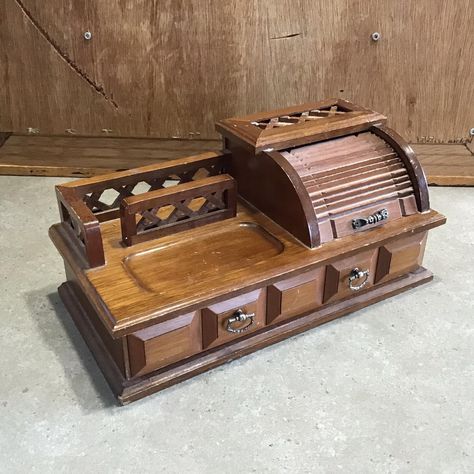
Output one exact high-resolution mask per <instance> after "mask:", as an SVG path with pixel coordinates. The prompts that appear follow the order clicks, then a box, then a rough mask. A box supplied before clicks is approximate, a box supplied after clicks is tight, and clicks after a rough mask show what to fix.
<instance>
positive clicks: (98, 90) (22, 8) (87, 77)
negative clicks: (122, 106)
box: [15, 0, 119, 109]
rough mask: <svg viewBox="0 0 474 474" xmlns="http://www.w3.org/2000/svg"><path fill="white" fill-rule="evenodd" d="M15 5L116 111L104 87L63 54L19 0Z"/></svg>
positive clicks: (115, 104)
mask: <svg viewBox="0 0 474 474" xmlns="http://www.w3.org/2000/svg"><path fill="white" fill-rule="evenodd" d="M15 3H16V4H17V5H18V7H19V8H20V10H21V11H22V12H23V14H24V15H25V16H26V18H27V19H28V20H29V21H30V23H31V24H32V25H33V26H34V27H35V29H36V30H37V31H38V32H39V33H40V35H41V36H42V37H43V38H44V39H45V40H46V41H47V42H48V43H49V44H50V46H51V47H52V48H53V50H54V51H55V52H56V53H57V54H58V55H59V57H60V58H61V59H62V60H63V61H65V62H66V64H67V65H68V66H69V67H70V68H71V69H72V70H73V71H74V72H75V73H76V74H77V75H78V76H79V77H80V78H81V79H83V80H84V81H85V82H87V84H89V86H91V87H92V88H93V89H94V90H95V91H96V92H97V93H98V94H99V95H101V96H102V97H103V98H104V99H105V100H106V101H107V103H109V104H110V105H112V107H114V108H115V109H118V108H119V106H118V104H117V102H115V100H114V99H113V98H112V97H111V96H109V95H108V94H107V93H106V92H105V90H104V87H103V86H101V85H100V84H97V83H96V82H95V81H94V80H93V79H91V78H90V77H89V76H88V75H87V73H86V72H85V71H83V70H82V69H81V68H80V67H79V66H78V65H77V64H76V63H75V62H74V61H73V60H72V59H71V58H70V57H69V56H68V54H67V53H66V52H64V51H63V50H62V49H61V48H60V47H59V45H58V44H57V43H56V42H55V41H54V39H53V38H51V36H50V35H49V33H48V32H47V31H46V30H45V29H44V28H43V27H42V26H41V25H40V23H39V22H38V20H36V18H35V17H34V16H33V15H32V13H31V12H30V11H29V10H28V9H27V8H26V7H25V5H24V4H23V2H22V1H21V0H15Z"/></svg>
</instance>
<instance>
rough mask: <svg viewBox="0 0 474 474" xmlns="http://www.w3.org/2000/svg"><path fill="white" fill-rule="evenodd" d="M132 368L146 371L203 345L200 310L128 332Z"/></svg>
mask: <svg viewBox="0 0 474 474" xmlns="http://www.w3.org/2000/svg"><path fill="white" fill-rule="evenodd" d="M127 339H128V350H129V357H130V371H131V375H132V376H137V375H143V374H146V373H149V372H151V371H153V370H156V369H159V368H160V367H164V366H166V365H169V364H171V363H173V362H176V361H178V360H182V359H185V358H187V357H189V356H191V355H193V354H195V353H196V352H198V351H199V350H200V349H201V323H200V318H199V315H198V313H196V312H195V313H189V314H185V315H183V316H178V317H177V318H174V319H172V320H170V321H167V322H165V323H162V324H156V325H154V326H151V327H149V328H146V329H142V330H141V331H137V332H135V333H133V334H131V335H130V336H128V338H127Z"/></svg>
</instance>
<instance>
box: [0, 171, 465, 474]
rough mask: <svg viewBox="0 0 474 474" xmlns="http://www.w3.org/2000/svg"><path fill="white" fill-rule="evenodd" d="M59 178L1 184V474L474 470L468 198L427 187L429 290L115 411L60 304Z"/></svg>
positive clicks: (1, 179) (459, 191)
mask: <svg viewBox="0 0 474 474" xmlns="http://www.w3.org/2000/svg"><path fill="white" fill-rule="evenodd" d="M62 181H64V179H56V178H54V179H53V178H11V177H0V189H1V194H0V196H1V197H0V268H1V273H0V279H1V280H0V281H1V284H0V294H1V332H0V344H1V356H0V373H1V381H0V472H2V473H3V472H5V473H16V472H18V473H24V472H40V473H49V472H54V473H58V472H68V473H76V472H81V473H108V472H111V473H115V472H125V473H134V472H166V473H253V472H256V473H267V472H269V473H270V472H271V473H280V472H290V473H305V472H308V473H313V472H314V473H319V472H321V473H337V472H343V473H347V472H349V473H372V472H375V473H399V472H400V473H472V472H474V459H473V455H474V450H473V415H474V407H473V394H474V383H473V375H474V374H473V361H474V357H473V356H474V353H473V347H474V338H473V326H474V324H473V316H474V302H473V295H474V257H473V255H474V245H473V242H474V213H473V210H472V206H473V202H474V189H467V188H466V189H454V188H451V189H449V188H434V189H433V188H432V189H431V196H432V205H433V207H434V208H436V209H438V210H439V211H441V212H443V213H445V214H446V215H447V216H448V222H449V224H448V225H446V226H444V227H443V228H439V229H435V230H433V231H432V233H431V238H430V239H429V241H428V247H427V254H426V260H425V264H426V266H427V267H429V268H430V269H432V270H433V271H434V272H435V273H436V275H437V276H436V279H435V281H434V282H433V283H431V284H429V285H425V286H423V287H420V288H418V289H415V290H412V291H410V292H408V293H405V294H403V295H400V296H397V297H395V298H393V299H391V300H389V301H384V302H382V303H379V304H377V305H375V306H373V307H371V308H368V309H365V310H362V311H359V312H357V313H355V314H353V315H351V316H348V317H346V318H343V319H340V320H338V321H335V322H332V323H330V324H327V325H325V326H323V327H320V328H317V329H315V330H312V331H310V332H308V333H306V334H304V335H301V336H298V337H294V338H292V339H290V340H287V341H285V342H283V343H280V344H277V345H275V346H273V347H270V348H268V349H265V350H262V351H260V352H258V353H256V354H253V355H251V356H248V357H245V358H243V359H241V360H239V361H235V362H233V363H230V364H227V365H224V366H222V367H220V368H218V369H215V370H212V371H211V372H208V373H206V374H204V375H202V376H199V377H196V378H194V379H192V380H190V381H187V382H184V383H182V384H180V385H176V386H174V387H172V388H170V389H168V390H166V391H163V392H161V393H159V394H157V395H154V396H152V397H150V398H147V399H145V400H142V401H140V402H137V403H135V404H132V405H130V406H127V407H124V408H120V407H117V406H115V405H114V402H113V399H112V397H111V395H110V393H109V391H108V388H107V386H106V384H105V381H104V380H103V379H102V377H101V375H100V373H99V370H98V369H97V367H96V365H95V363H94V360H93V359H92V357H91V355H90V353H89V352H88V350H87V348H86V346H85V344H84V343H83V342H82V340H81V339H80V337H79V335H78V333H77V332H76V330H75V328H74V327H73V325H72V323H71V322H70V321H69V319H68V317H67V316H66V314H65V309H64V307H63V305H62V304H61V302H60V301H59V299H58V296H57V294H56V287H57V286H58V285H59V284H60V283H61V282H62V281H63V278H64V274H63V268H62V261H61V259H60V258H59V255H58V254H57V253H56V251H55V249H54V248H53V246H52V244H51V243H50V242H49V240H48V237H47V230H48V227H49V225H50V224H52V223H54V222H55V221H57V210H56V202H55V197H54V192H53V185H54V184H55V183H59V182H62Z"/></svg>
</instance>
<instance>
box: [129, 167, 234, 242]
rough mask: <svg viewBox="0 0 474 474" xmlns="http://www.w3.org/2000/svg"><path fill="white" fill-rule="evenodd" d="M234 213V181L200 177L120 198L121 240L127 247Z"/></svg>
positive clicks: (224, 177) (216, 220)
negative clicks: (138, 194)
mask: <svg viewBox="0 0 474 474" xmlns="http://www.w3.org/2000/svg"><path fill="white" fill-rule="evenodd" d="M163 211H164V212H163ZM236 212H237V187H236V183H235V180H234V179H233V178H232V177H230V176H229V175H218V176H212V177H209V178H203V179H200V180H197V181H192V182H189V183H184V184H179V185H177V187H174V186H172V187H169V188H163V189H159V190H157V191H151V192H148V193H146V194H144V195H142V196H132V197H128V198H125V199H123V200H122V202H121V204H120V223H121V228H122V240H123V242H124V243H125V245H129V246H130V245H133V244H136V243H138V242H146V241H147V240H151V239H155V238H157V237H162V236H164V235H168V234H172V233H176V232H180V231H182V230H187V229H193V228H195V227H199V226H201V225H205V224H209V223H211V222H218V221H220V220H223V219H228V218H230V217H235V214H236Z"/></svg>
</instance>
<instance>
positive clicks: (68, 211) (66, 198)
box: [56, 186, 105, 268]
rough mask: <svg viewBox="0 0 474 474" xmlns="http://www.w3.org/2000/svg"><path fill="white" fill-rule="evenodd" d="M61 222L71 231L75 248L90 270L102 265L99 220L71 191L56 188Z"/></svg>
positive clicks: (61, 187) (103, 259) (59, 187)
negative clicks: (82, 255)
mask: <svg viewBox="0 0 474 474" xmlns="http://www.w3.org/2000/svg"><path fill="white" fill-rule="evenodd" d="M56 196H57V199H58V205H59V211H60V215H61V221H62V222H64V224H66V225H67V226H69V227H70V229H71V230H72V231H73V232H72V234H73V235H74V236H75V238H76V244H77V248H78V249H79V250H80V252H81V253H82V254H84V256H85V258H86V260H87V262H88V264H89V266H90V267H91V268H93V267H98V266H101V265H104V263H105V256H104V247H103V244H102V234H101V231H100V223H99V220H98V219H97V218H96V217H95V216H94V214H93V213H92V211H91V210H90V209H89V208H88V207H87V206H86V205H85V204H84V202H83V201H82V200H81V199H79V198H78V197H77V196H76V194H75V193H74V191H73V190H71V189H70V188H65V187H64V186H56Z"/></svg>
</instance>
